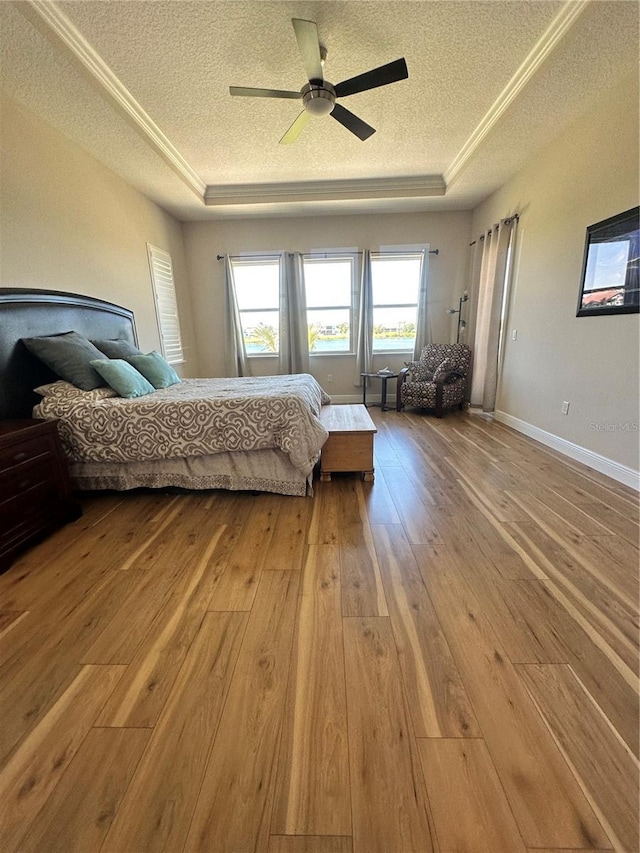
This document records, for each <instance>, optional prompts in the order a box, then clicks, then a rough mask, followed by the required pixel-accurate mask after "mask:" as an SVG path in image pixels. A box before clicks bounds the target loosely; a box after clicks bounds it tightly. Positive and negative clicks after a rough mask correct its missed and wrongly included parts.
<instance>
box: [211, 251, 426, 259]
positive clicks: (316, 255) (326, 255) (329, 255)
mask: <svg viewBox="0 0 640 853" xmlns="http://www.w3.org/2000/svg"><path fill="white" fill-rule="evenodd" d="M414 251H417V250H412V249H404V250H401V249H398V251H397V252H374V254H383V255H410V254H411V253H412V252H414ZM281 254H282V253H281V252H279V253H278V254H277V255H270V254H268V253H267V254H265V255H255V257H256V259H258V258H279V257H280V255H281ZM287 254H289V255H292V254H293V252H287ZM300 254H302V255H304V256H305V258H335V257H340V256H342V255H344V256H350V255H361V254H362V252H301V253H300ZM429 254H430V255H439V254H440V249H429ZM226 257H227V256H226V255H216V260H218V261H223V260H224V259H225V258H226ZM229 257H230V258H231V259H232V260H233V259H235V258H250V257H252V256H251V255H229Z"/></svg>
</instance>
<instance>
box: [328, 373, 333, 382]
mask: <svg viewBox="0 0 640 853" xmlns="http://www.w3.org/2000/svg"><path fill="white" fill-rule="evenodd" d="M327 382H333V376H332V375H331V374H330V373H327Z"/></svg>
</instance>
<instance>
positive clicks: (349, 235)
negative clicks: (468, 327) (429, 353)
mask: <svg viewBox="0 0 640 853" xmlns="http://www.w3.org/2000/svg"><path fill="white" fill-rule="evenodd" d="M470 224H471V214H470V213H469V212H455V213H449V212H447V213H424V214H418V213H414V214H404V215H400V214H398V215H373V214H372V215H364V216H326V217H323V216H318V217H314V218H280V219H268V220H264V219H251V220H233V221H231V220H229V221H216V222H197V223H195V222H194V223H186V224H185V225H184V233H185V246H186V252H187V257H188V264H189V280H190V283H191V289H192V299H193V313H194V322H195V327H196V336H197V340H198V354H199V365H200V369H201V370H203V371H204V372H205V373H206V374H207V375H209V374H211V375H213V376H219V375H221V374H223V373H224V326H223V316H224V264H223V263H222V262H218V261H216V254H226V253H228V254H232V255H233V254H239V253H241V252H262V251H263V252H274V251H302V252H308V251H317V250H324V249H337V248H357V249H378V248H379V247H380V246H389V245H410V244H418V243H422V244H424V243H425V242H428V243H429V244H430V245H431V248H433V249H436V248H437V249H439V254H438V255H437V256H434V255H432V256H431V262H430V278H429V280H430V290H431V294H432V296H431V300H430V316H431V322H432V330H433V336H434V340H436V341H449V340H450V339H451V335H452V334H453V335H454V336H455V329H454V324H453V323H452V321H451V318H450V316H448V315H447V314H445V309H446V308H448V307H453V306H454V305H455V306H457V304H458V297H459V295H460V294H462V292H463V291H464V290H465V287H466V273H467V244H468V243H469V234H470ZM407 358H408V356H407V355H404V356H392V355H381V356H376V358H375V362H374V367H375V369H378V368H380V367H384V366H385V365H387V364H388V365H389V366H390V367H396V368H398V367H402V363H403V360H405V359H407ZM252 364H253V365H254V366H255V371H254V372H255V373H267V372H275V370H276V367H275V365H274V361H273V360H269V359H262V358H261V359H254V360H252ZM354 366H355V363H354V357H353V356H347V355H342V356H328V355H322V356H312V357H311V365H310V369H311V372H312V373H313V374H314V375H315V376H316V378H317V379H318V380H319V381H320V382H321V384H322V385H323V386H324V387H325V388H326V389H327V391H328V392H329V393H330V394H332V395H333V396H334V397H344V396H350V395H359V393H360V392H359V391H358V389H356V388H355V387H354V385H353V371H354ZM328 375H331V376H332V377H333V381H332V382H331V383H330V384H327V376H328ZM373 390H374V389H372V391H373ZM377 390H379V389H377ZM391 390H392V388H391V386H390V391H391Z"/></svg>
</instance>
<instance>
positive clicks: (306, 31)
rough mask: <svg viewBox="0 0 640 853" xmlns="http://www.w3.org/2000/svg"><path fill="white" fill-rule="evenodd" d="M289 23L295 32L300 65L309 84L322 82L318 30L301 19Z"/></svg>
mask: <svg viewBox="0 0 640 853" xmlns="http://www.w3.org/2000/svg"><path fill="white" fill-rule="evenodd" d="M291 23H292V24H293V29H294V30H295V32H296V39H297V41H298V47H299V48H300V53H301V55H302V64H303V65H304V70H305V71H306V73H307V79H308V80H309V81H310V82H315V81H316V80H318V81H320V82H322V80H323V79H324V78H323V75H322V62H321V60H320V40H319V39H318V28H317V27H316V25H315V23H314V22H313V21H303V20H302V19H301V18H292V20H291Z"/></svg>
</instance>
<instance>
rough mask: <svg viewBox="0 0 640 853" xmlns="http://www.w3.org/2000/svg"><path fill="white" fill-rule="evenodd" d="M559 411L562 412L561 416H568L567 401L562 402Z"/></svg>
mask: <svg viewBox="0 0 640 853" xmlns="http://www.w3.org/2000/svg"><path fill="white" fill-rule="evenodd" d="M560 411H561V412H562V414H563V415H568V414H569V401H568V400H563V401H562V407H561V409H560Z"/></svg>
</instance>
